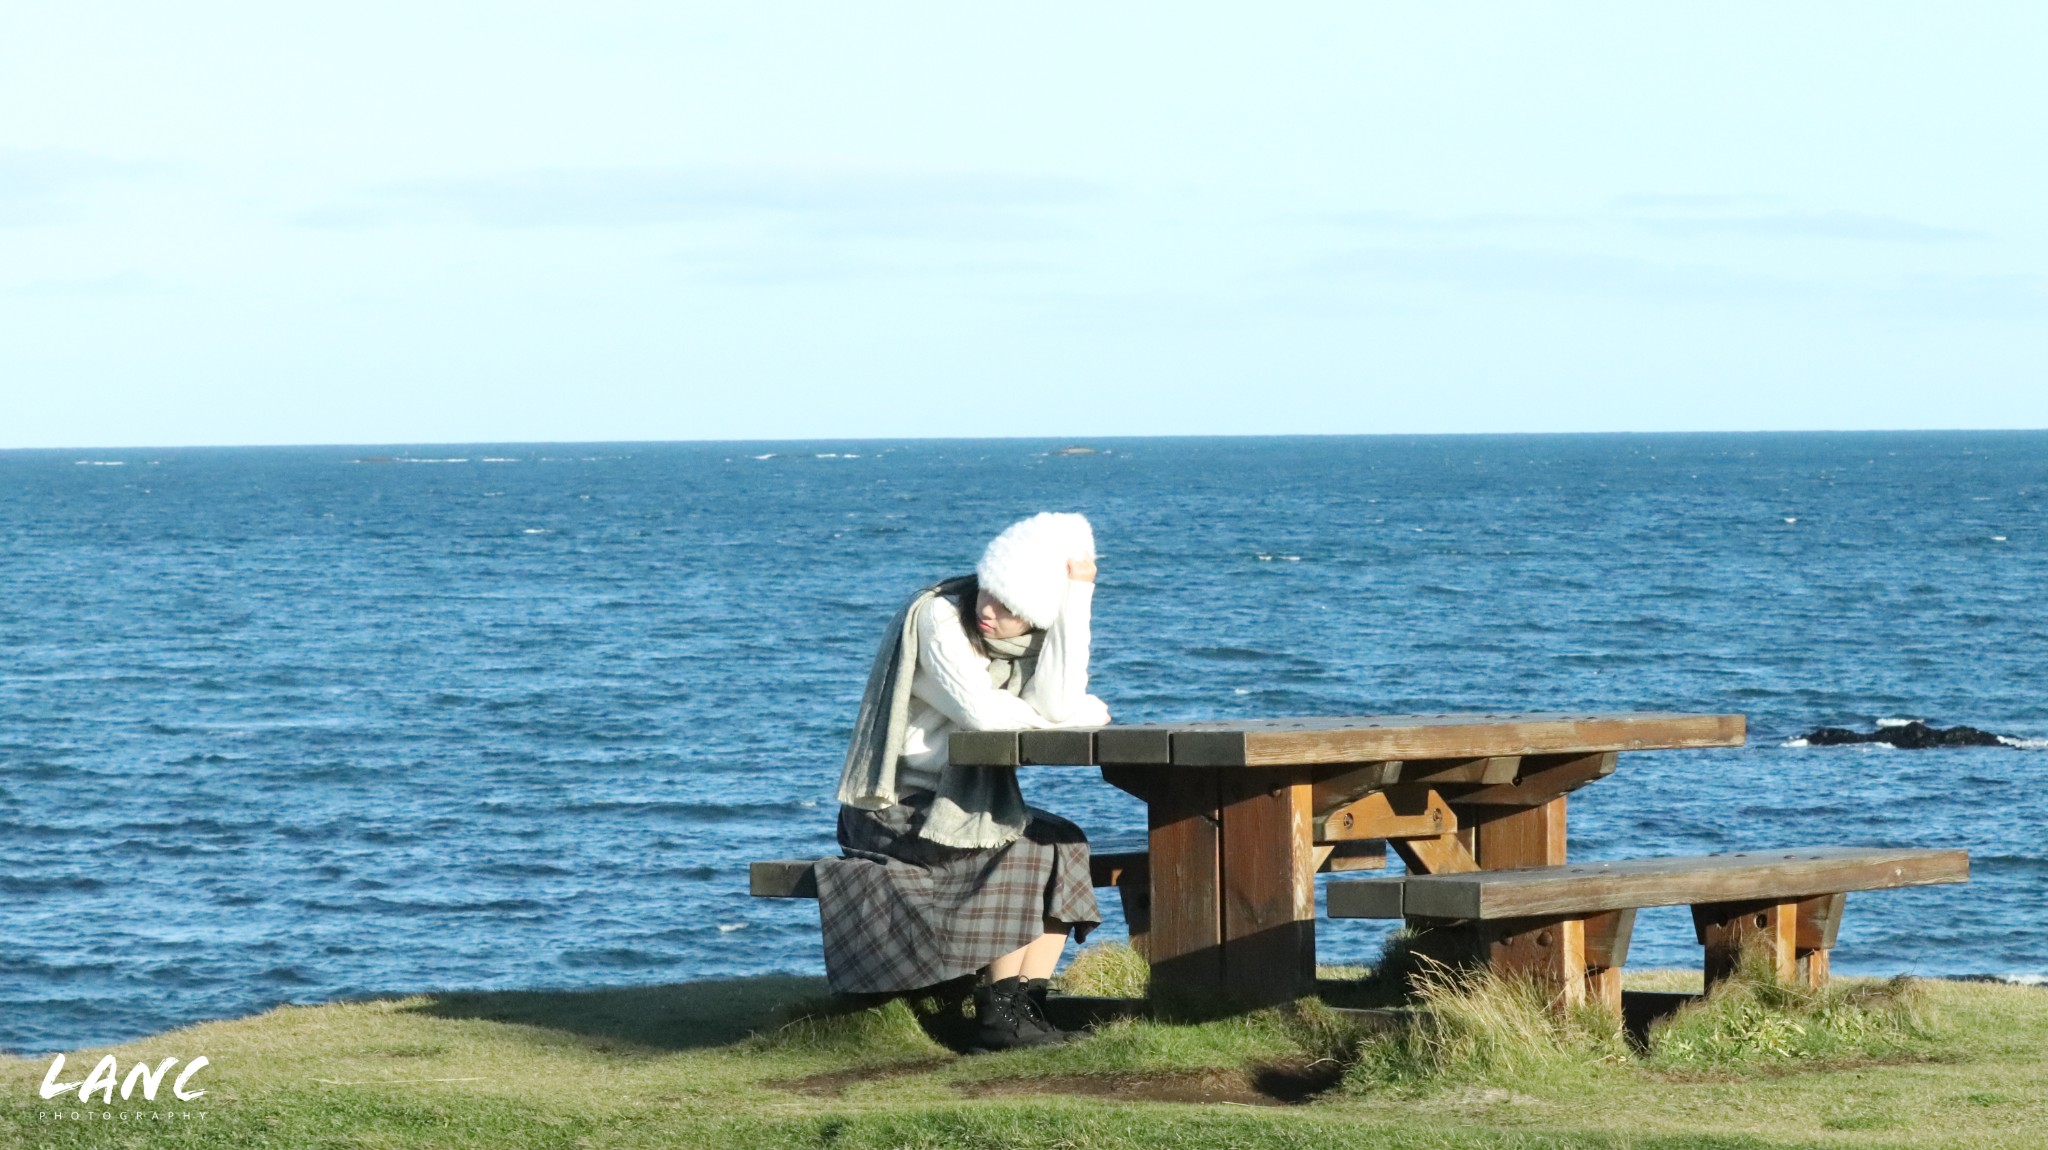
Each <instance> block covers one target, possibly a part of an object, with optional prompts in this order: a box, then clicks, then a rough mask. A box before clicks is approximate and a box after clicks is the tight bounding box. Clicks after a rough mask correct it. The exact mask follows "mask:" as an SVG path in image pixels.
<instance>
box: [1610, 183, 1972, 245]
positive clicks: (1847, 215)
mask: <svg viewBox="0 0 2048 1150" xmlns="http://www.w3.org/2000/svg"><path fill="white" fill-rule="evenodd" d="M1612 206H1613V209H1614V210H1615V211H1616V212H1618V213H1620V214H1621V215H1622V216H1624V217H1626V218H1627V219H1628V220H1629V221H1630V222H1631V223H1633V224H1634V225H1635V226H1636V227H1639V228H1642V229H1643V230H1645V231H1648V232H1651V233H1653V234H1656V235H1663V236H1678V237H1692V236H1705V235H1734V236H1750V237H1754V238H1757V239H1819V240H1861V241H1866V242H1870V243H1890V244H1950V243H1959V242H1963V241H1967V240H1980V239H1983V238H1985V236H1984V233H1983V232H1979V231H1972V230H1969V229H1966V228H1952V227H1946V226H1943V225H1940V224H1929V223H1922V222H1920V221H1918V220H1908V219H1901V218H1899V217H1897V216H1883V215H1872V214H1869V213H1865V212H1852V211H1845V210H1841V209H1835V210H1830V211H1818V212H1816V211H1803V210H1800V209H1797V208H1793V207H1790V206H1788V205H1787V204H1786V202H1785V201H1784V200H1783V199H1780V198H1778V197H1774V196H1751V195H1742V196H1721V195H1663V194H1649V193H1636V194H1633V195H1626V196H1620V197H1617V198H1616V199H1615V200H1614V203H1613V205H1612Z"/></svg>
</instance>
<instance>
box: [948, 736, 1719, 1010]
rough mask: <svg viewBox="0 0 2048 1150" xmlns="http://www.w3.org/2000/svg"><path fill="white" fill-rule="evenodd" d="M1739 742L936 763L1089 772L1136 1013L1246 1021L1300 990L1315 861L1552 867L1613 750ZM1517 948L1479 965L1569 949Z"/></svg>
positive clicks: (1044, 751) (1120, 749)
mask: <svg viewBox="0 0 2048 1150" xmlns="http://www.w3.org/2000/svg"><path fill="white" fill-rule="evenodd" d="M1744 737H1745V722H1744V719H1743V716H1741V715H1687V714H1667V713H1645V712H1633V713H1621V714H1506V715H1483V714H1481V715H1475V714H1443V715H1364V716H1352V717H1343V718H1301V719H1251V720H1236V721H1223V722H1189V723H1145V724H1130V725H1113V726H1107V727H1098V728H1093V729H1086V730H1044V731H957V732H954V733H953V735H952V736H951V761H952V762H953V763H955V764H959V765H966V766H1018V767H1034V766H1095V767H1099V768H1100V769H1101V771H1102V777H1103V778H1104V779H1105V780H1107V781H1108V782H1109V783H1110V784H1111V785H1113V786H1115V787H1117V788H1119V789H1121V790H1124V791H1127V792H1129V793H1130V794H1132V795H1135V796H1137V797H1138V798H1139V799H1142V800H1143V801H1144V802H1145V805H1146V822H1147V827H1148V831H1149V839H1150V850H1149V858H1148V860H1147V872H1148V876H1149V877H1148V879H1147V881H1148V882H1149V895H1150V899H1149V902H1150V924H1149V936H1148V937H1147V939H1146V949H1147V952H1148V957H1149V958H1150V960H1151V963H1152V978H1153V989H1154V993H1155V995H1156V994H1158V993H1160V992H1162V991H1163V992H1166V993H1168V994H1174V993H1185V992H1192V993H1195V994H1208V995H1218V994H1220V995H1223V996H1226V997H1230V998H1234V999H1237V1000H1238V1001H1241V1002H1245V1003H1249V1004H1265V1003H1273V1002H1281V1001H1286V1000H1288V999H1292V998H1295V997H1298V996H1300V995H1304V994H1308V993H1311V992H1312V991H1313V989H1314V984H1315V920H1316V906H1315V881H1314V876H1315V873H1316V871H1317V869H1318V868H1319V867H1321V866H1323V865H1325V864H1326V862H1328V861H1329V860H1330V858H1331V856H1332V853H1333V852H1336V853H1339V854H1341V853H1343V852H1344V851H1345V850H1346V848H1347V845H1348V846H1349V847H1351V848H1354V849H1355V847H1357V846H1368V847H1369V846H1370V844H1371V843H1372V842H1373V841H1377V840H1384V841H1385V843H1386V844H1387V845H1390V846H1391V847H1392V848H1393V849H1394V851H1395V852H1396V853H1397V854H1398V855H1399V856H1400V857H1401V859H1402V861H1403V862H1404V863H1405V864H1406V865H1407V867H1408V870H1409V871H1410V873H1413V874H1417V875H1428V874H1440V873H1457V872H1463V871H1474V870H1500V869H1511V868H1520V867H1531V866H1561V865H1563V864H1564V863H1565V835H1566V829H1565V813H1566V796H1567V795H1568V794H1569V793H1570V792H1572V791H1574V790H1576V789H1578V788H1579V787H1581V786H1584V785H1586V784H1587V783H1590V782H1593V781H1595V780H1597V779H1601V778H1605V777H1606V776H1607V775H1609V774H1612V773H1613V771H1614V769H1615V763H1616V758H1617V756H1618V755H1619V754H1620V753H1621V752H1624V751H1642V750H1667V749H1678V748H1686V747H1733V746H1740V745H1742V743H1743V741H1744ZM1380 853H1381V857H1382V859H1383V858H1384V851H1383V850H1382V851H1381V852H1380ZM1529 933H1530V935H1531V938H1530V939H1529V940H1526V944H1525V945H1521V946H1520V947H1519V949H1518V943H1521V942H1523V941H1524V940H1518V939H1516V938H1514V937H1509V938H1506V939H1504V940H1502V941H1501V942H1500V943H1497V944H1496V945H1495V947H1494V953H1495V954H1496V955H1509V956H1512V955H1516V954H1523V953H1530V954H1539V955H1542V956H1549V955H1552V954H1561V953H1566V952H1567V951H1569V949H1570V948H1565V947H1559V946H1556V945H1553V943H1552V939H1551V937H1550V935H1549V934H1545V935H1544V936H1543V937H1542V938H1541V939H1540V941H1539V940H1538V939H1537V937H1536V936H1537V931H1536V930H1534V929H1532V930H1531V931H1530V932H1529ZM1583 952H1584V945H1583V940H1580V945H1579V947H1578V949H1577V951H1576V952H1574V953H1578V954H1579V955H1580V957H1579V958H1578V960H1577V961H1578V962H1579V963H1580V971H1581V972H1580V974H1579V977H1584V974H1583V969H1584V959H1583ZM1558 973H1559V974H1561V975H1562V974H1565V973H1566V972H1564V971H1560V972H1558ZM1596 977H1597V975H1596ZM1613 977H1614V979H1615V992H1616V993H1618V987H1619V977H1620V971H1619V970H1618V969H1617V970H1615V971H1613Z"/></svg>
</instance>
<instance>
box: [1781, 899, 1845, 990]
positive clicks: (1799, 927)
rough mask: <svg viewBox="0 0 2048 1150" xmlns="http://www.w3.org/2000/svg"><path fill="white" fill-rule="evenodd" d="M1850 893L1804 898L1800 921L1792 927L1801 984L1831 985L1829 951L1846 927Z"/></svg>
mask: <svg viewBox="0 0 2048 1150" xmlns="http://www.w3.org/2000/svg"><path fill="white" fill-rule="evenodd" d="M1848 897H1849V896H1848V895H1846V894H1823V895H1815V896H1814V897H1812V898H1806V899H1800V900H1799V909H1798V911H1797V915H1798V922H1797V923H1796V924H1794V926H1793V928H1792V934H1793V939H1792V942H1793V946H1794V948H1795V953H1796V955H1797V958H1796V959H1795V960H1794V964H1793V965H1794V975H1795V977H1797V978H1798V980H1799V983H1800V985H1802V986H1806V987H1810V988H1812V989H1814V990H1819V989H1820V988H1821V987H1823V986H1826V985H1827V984H1828V953H1829V952H1830V951H1832V950H1834V948H1835V933H1836V932H1837V931H1839V930H1840V929H1841V927H1842V907H1843V904H1844V903H1846V902H1847V901H1848Z"/></svg>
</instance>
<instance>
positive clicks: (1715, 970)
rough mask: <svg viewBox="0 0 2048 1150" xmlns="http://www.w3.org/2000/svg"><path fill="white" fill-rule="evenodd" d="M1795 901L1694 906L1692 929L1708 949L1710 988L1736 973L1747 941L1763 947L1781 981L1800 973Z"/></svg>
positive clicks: (1708, 981) (1772, 968) (1773, 971)
mask: <svg viewBox="0 0 2048 1150" xmlns="http://www.w3.org/2000/svg"><path fill="white" fill-rule="evenodd" d="M1798 908H1799V904H1798V903H1796V902H1777V903H1774V902H1724V903H1709V904H1706V905H1704V906H1696V907H1693V908H1692V923H1693V929H1694V931H1695V932H1697V934H1698V937H1699V940H1700V945H1701V946H1703V947H1705V948H1706V952H1707V954H1706V973H1707V989H1709V990H1712V989H1713V988H1714V984H1716V983H1718V982H1720V981H1722V980H1723V979H1726V978H1727V977H1728V976H1729V975H1731V974H1734V973H1735V968H1736V965H1737V962H1738V960H1739V958H1740V956H1741V954H1742V948H1743V945H1744V944H1746V943H1747V944H1753V945H1757V946H1761V947H1762V948H1763V951H1764V953H1765V954H1766V955H1768V956H1769V957H1770V960H1771V973H1772V975H1773V976H1774V977H1775V978H1777V980H1778V981H1779V982H1784V983H1789V982H1792V981H1793V979H1794V977H1795V975H1796V974H1797V970H1796V966H1797V955H1796V953H1795V951H1796V949H1797V948H1796V945H1795V944H1796V941H1797V939H1796V933H1795V928H1796V925H1797V922H1798V917H1799V916H1798Z"/></svg>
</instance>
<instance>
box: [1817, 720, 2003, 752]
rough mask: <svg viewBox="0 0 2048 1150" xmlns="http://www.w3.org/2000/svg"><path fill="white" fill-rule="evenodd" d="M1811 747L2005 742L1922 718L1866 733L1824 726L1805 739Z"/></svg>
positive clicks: (1988, 734) (1918, 746)
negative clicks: (1860, 744)
mask: <svg viewBox="0 0 2048 1150" xmlns="http://www.w3.org/2000/svg"><path fill="white" fill-rule="evenodd" d="M1802 737H1803V738H1804V739H1805V741H1806V744H1807V745H1808V746H1813V747H1838V746H1841V745H1843V744H1844V743H1890V744H1891V745H1892V746H1894V747H1898V748H1901V749H1902V750H1908V751H1918V750H1922V749H1924V748H1927V747H2002V746H2005V745H2006V743H2005V740H2004V739H2002V738H2000V737H1999V736H1997V735H1994V734H1992V733H1991V732H1990V731H1980V730H1978V729H1977V728H1975V727H1961V726H1957V727H1930V726H1928V725H1927V724H1926V723H1923V722H1921V721H1920V720H1918V719H1915V720H1913V721H1912V722H1910V723H1900V724H1899V725H1897V726H1893V727H1879V728H1878V729H1877V730H1875V731H1871V732H1869V733H1867V734H1866V733H1865V732H1862V731H1851V730H1847V729H1845V728H1842V727H1822V728H1820V729H1819V730H1816V731H1814V732H1812V733H1811V734H1808V735H1805V736H1802Z"/></svg>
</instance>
